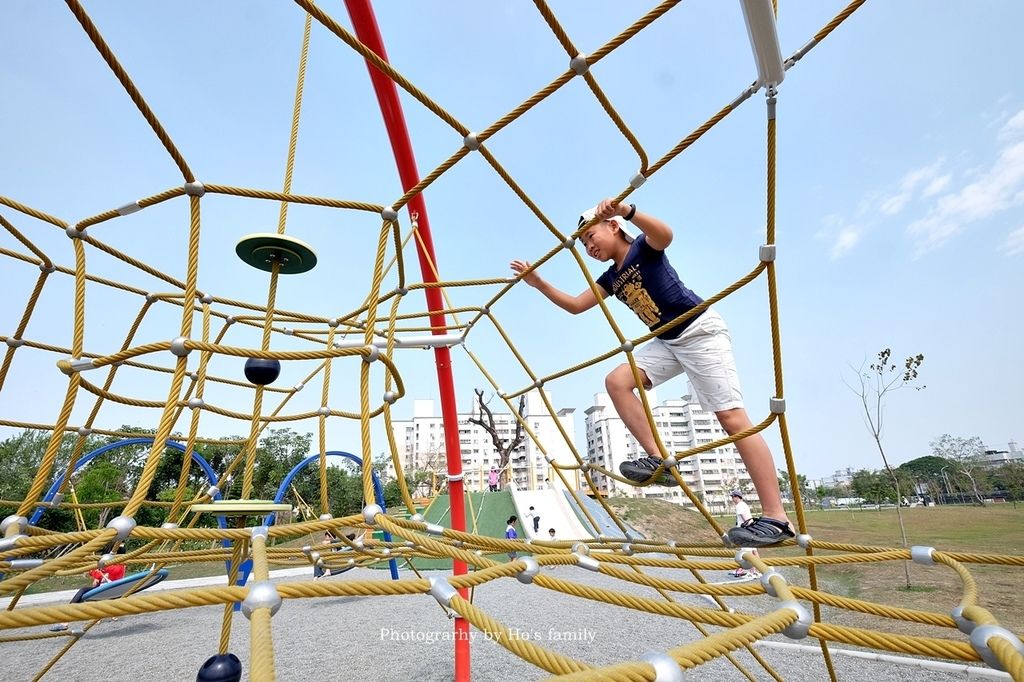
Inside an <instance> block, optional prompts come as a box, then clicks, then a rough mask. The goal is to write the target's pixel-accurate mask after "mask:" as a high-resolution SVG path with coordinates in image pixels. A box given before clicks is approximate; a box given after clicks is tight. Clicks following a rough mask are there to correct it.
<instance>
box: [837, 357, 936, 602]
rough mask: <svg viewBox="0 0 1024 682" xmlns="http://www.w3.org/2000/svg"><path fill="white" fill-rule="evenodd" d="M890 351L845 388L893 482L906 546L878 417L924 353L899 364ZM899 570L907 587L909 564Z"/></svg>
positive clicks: (898, 495) (903, 533)
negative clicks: (857, 402) (853, 396)
mask: <svg viewBox="0 0 1024 682" xmlns="http://www.w3.org/2000/svg"><path fill="white" fill-rule="evenodd" d="M891 356H892V350H891V349H889V348H885V349H883V350H881V351H879V353H878V359H877V360H876V361H875V362H873V363H871V364H870V365H868V367H869V369H867V370H865V369H864V365H863V364H861V366H860V369H859V370H857V384H856V385H853V384H850V383H848V382H846V381H845V379H844V381H843V383H846V385H847V387H848V388H849V389H850V390H851V391H853V392H854V393H856V394H857V396H858V397H859V398H860V402H861V406H862V407H863V408H864V425H865V426H867V427H868V431H870V432H871V436H872V437H873V438H874V439H875V445H877V446H878V453H879V454H880V455H881V456H882V464H884V465H885V472H886V473H887V474H889V477H890V478H891V479H892V482H893V485H894V486H895V488H896V518H897V519H898V520H899V524H900V536H901V537H902V538H903V546H904V547H907V546H908V543H907V529H906V526H905V525H904V524H903V508H902V506H901V504H900V502H901V501H902V500H903V492H902V491H901V490H900V480H899V477H898V476H897V475H896V472H895V470H894V469H893V468H892V466H890V465H889V458H888V457H886V455H885V448H883V447H882V421H883V420H882V417H883V416H884V409H883V408H884V404H885V397H886V396H887V395H888V394H889V393H892V392H893V391H897V390H899V389H901V388H904V387H906V386H908V385H910V384H911V383H913V382H914V381H915V380H916V379H917V370H918V368H919V367H920V366H921V363H923V362H924V355H922V354H920V353H918V354H917V355H911V356H909V357H907V359H906V360H904V361H903V366H902V367H899V366H898V365H897V364H896V363H894V362H890V357H891ZM923 388H925V387H924V386H914V390H916V391H920V390H922V389H923ZM903 572H904V575H905V577H906V579H907V589H910V587H911V585H910V567H909V564H908V563H907V562H903Z"/></svg>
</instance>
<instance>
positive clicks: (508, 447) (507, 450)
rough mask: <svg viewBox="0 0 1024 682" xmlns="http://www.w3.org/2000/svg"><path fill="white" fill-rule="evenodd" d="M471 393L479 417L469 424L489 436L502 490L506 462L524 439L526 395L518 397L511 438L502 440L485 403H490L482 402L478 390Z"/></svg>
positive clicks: (470, 419) (505, 474)
mask: <svg viewBox="0 0 1024 682" xmlns="http://www.w3.org/2000/svg"><path fill="white" fill-rule="evenodd" d="M473 392H474V393H476V404H477V410H478V415H479V416H477V417H470V418H469V423H470V424H476V425H477V426H479V427H480V428H482V429H483V430H484V431H486V432H487V433H488V434H490V436H491V443H492V444H493V445H494V451H495V452H497V453H498V472H499V475H500V476H501V478H500V480H501V486H502V487H503V488H504V487H505V486H506V485H508V479H509V470H508V460H509V458H510V457H511V456H512V453H513V452H514V451H515V449H516V448H518V447H519V446H520V445H521V444H522V442H523V441H524V440H525V439H526V432H525V430H524V429H523V423H524V420H525V419H526V414H525V412H526V395H521V396H519V409H518V410H516V412H517V414H518V415H519V418H518V419H517V420H516V427H515V430H514V431H513V434H512V437H511V438H508V439H505V438H502V437H501V434H500V433H499V432H498V426H497V424H496V423H495V421H494V413H493V412H491V408H490V407H488V406H487V403H488V402H490V401H485V400H484V392H483V391H482V390H480V389H478V388H474V389H473Z"/></svg>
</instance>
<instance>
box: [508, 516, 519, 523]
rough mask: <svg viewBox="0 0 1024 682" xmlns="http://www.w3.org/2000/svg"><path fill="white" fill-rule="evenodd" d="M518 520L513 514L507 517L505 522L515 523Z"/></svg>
mask: <svg viewBox="0 0 1024 682" xmlns="http://www.w3.org/2000/svg"><path fill="white" fill-rule="evenodd" d="M518 520H519V517H517V516H514V515H513V516H510V517H508V521H506V522H505V523H515V522H516V521H518Z"/></svg>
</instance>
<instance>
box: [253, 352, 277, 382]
mask: <svg viewBox="0 0 1024 682" xmlns="http://www.w3.org/2000/svg"><path fill="white" fill-rule="evenodd" d="M280 374H281V362H280V361H279V360H268V359H265V358H249V359H248V360H246V361H245V378H246V379H248V380H249V381H251V382H252V383H254V384H256V385H257V386H266V385H267V384H272V383H274V382H275V381H277V377H278V376H280Z"/></svg>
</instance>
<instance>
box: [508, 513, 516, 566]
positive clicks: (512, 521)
mask: <svg viewBox="0 0 1024 682" xmlns="http://www.w3.org/2000/svg"><path fill="white" fill-rule="evenodd" d="M518 520H519V519H518V517H516V516H510V517H508V521H507V523H508V526H506V527H505V539H506V540H515V539H517V538H518V537H519V534H518V533H516V521H518ZM508 558H509V560H510V561H515V560H516V559H518V558H519V554H517V553H516V552H514V551H513V552H509V553H508Z"/></svg>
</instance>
